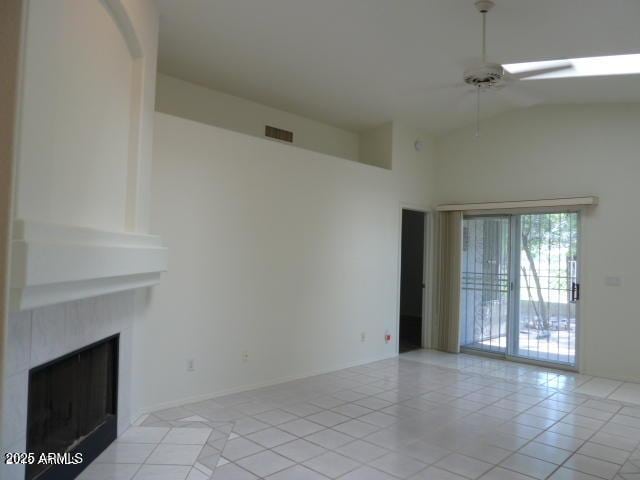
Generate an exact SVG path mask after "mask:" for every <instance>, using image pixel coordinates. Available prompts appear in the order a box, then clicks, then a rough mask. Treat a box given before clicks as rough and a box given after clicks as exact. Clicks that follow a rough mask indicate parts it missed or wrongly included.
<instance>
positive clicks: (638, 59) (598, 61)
mask: <svg viewBox="0 0 640 480" xmlns="http://www.w3.org/2000/svg"><path fill="white" fill-rule="evenodd" d="M567 61H568V62H571V64H572V68H569V69H566V70H560V71H557V72H550V73H543V74H541V75H534V76H532V77H526V78H525V79H524V80H539V79H543V78H567V77H596V76H602V75H630V74H640V54H633V55H610V56H606V57H584V58H569V59H566V60H549V61H542V62H526V63H511V64H508V65H503V67H504V69H505V70H506V71H507V72H509V73H513V74H517V73H520V72H524V71H527V70H533V69H542V68H551V67H556V66H560V65H563V64H565V63H566V62H567Z"/></svg>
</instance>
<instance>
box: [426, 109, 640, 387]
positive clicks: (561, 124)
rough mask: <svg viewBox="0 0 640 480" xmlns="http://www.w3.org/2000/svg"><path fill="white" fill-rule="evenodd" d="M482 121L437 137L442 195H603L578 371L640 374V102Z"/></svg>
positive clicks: (590, 255) (586, 259)
mask: <svg viewBox="0 0 640 480" xmlns="http://www.w3.org/2000/svg"><path fill="white" fill-rule="evenodd" d="M481 129H482V133H481V136H480V137H479V138H475V137H474V132H473V128H471V127H470V128H465V129H462V130H459V131H456V132H454V133H451V134H449V135H446V136H444V137H442V138H440V139H438V141H437V145H436V149H437V150H436V151H437V168H436V178H437V182H438V192H437V197H438V203H455V202H473V201H481V202H484V201H502V200H526V199H539V198H553V197H566V196H577V195H597V196H598V197H599V198H600V204H599V205H598V206H597V207H595V208H593V209H592V210H589V211H587V212H586V213H585V214H584V215H583V220H582V228H583V231H582V233H583V251H582V260H583V263H582V273H583V275H582V288H581V296H582V298H581V300H580V308H581V319H580V321H581V325H582V328H581V330H582V343H581V347H582V348H581V351H580V354H581V360H582V361H581V366H582V371H583V373H587V374H592V375H600V376H608V377H613V378H619V379H625V380H635V381H640V368H638V362H637V361H633V360H634V359H635V358H636V354H635V352H636V350H637V344H638V339H640V315H639V314H638V301H637V296H636V295H637V292H638V291H640V255H638V254H637V252H636V250H637V245H638V238H639V237H640V218H639V214H638V209H637V205H638V181H639V179H640V153H639V152H640V135H639V134H638V132H640V105H637V104H636V105H601V106H595V105H592V106H547V107H537V108H531V109H526V110H519V111H516V112H513V113H510V114H505V115H502V116H499V117H495V118H493V119H489V120H486V121H483V122H482V127H481ZM607 276H619V277H621V279H622V285H621V286H620V287H609V286H605V284H604V279H605V277H607Z"/></svg>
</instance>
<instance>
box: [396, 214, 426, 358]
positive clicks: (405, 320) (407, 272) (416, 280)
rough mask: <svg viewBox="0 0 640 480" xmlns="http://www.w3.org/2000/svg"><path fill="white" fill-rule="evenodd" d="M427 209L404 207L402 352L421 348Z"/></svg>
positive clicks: (401, 269) (401, 302)
mask: <svg viewBox="0 0 640 480" xmlns="http://www.w3.org/2000/svg"><path fill="white" fill-rule="evenodd" d="M424 222H425V214H424V212H417V211H415V210H402V249H401V255H402V256H401V268H400V353H403V352H408V351H410V350H416V349H418V348H422V292H423V290H424V278H423V275H424Z"/></svg>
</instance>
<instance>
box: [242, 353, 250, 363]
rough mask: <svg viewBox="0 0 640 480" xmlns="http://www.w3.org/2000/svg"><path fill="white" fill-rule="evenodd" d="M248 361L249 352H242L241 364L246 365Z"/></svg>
mask: <svg viewBox="0 0 640 480" xmlns="http://www.w3.org/2000/svg"><path fill="white" fill-rule="evenodd" d="M248 361H249V352H247V351H246V350H245V351H244V352H242V362H243V363H247V362H248Z"/></svg>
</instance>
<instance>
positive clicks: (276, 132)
mask: <svg viewBox="0 0 640 480" xmlns="http://www.w3.org/2000/svg"><path fill="white" fill-rule="evenodd" d="M264 134H265V135H266V136H267V137H269V138H274V139H276V140H280V141H282V142H288V143H293V132H290V131H288V130H282V129H281V128H276V127H272V126H270V125H267V126H265V127H264Z"/></svg>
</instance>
